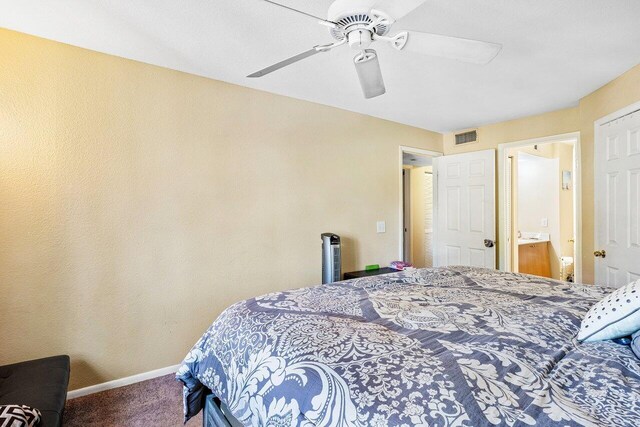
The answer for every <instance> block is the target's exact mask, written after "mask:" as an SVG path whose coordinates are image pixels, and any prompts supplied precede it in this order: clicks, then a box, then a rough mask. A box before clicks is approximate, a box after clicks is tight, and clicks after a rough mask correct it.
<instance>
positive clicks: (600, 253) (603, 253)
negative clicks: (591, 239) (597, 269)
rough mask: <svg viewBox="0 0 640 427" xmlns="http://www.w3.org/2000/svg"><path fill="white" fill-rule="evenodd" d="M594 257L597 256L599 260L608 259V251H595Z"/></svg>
mask: <svg viewBox="0 0 640 427" xmlns="http://www.w3.org/2000/svg"><path fill="white" fill-rule="evenodd" d="M593 255H595V256H596V257H597V258H606V257H607V251H605V250H604V249H603V250H601V251H595V252H594V253H593Z"/></svg>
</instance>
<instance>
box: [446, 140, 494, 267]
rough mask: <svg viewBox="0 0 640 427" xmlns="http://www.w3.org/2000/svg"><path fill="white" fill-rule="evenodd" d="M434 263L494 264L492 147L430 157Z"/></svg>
mask: <svg viewBox="0 0 640 427" xmlns="http://www.w3.org/2000/svg"><path fill="white" fill-rule="evenodd" d="M434 173H435V174H436V179H437V186H436V191H437V194H436V209H437V219H436V238H435V240H436V241H435V246H434V254H435V260H434V261H435V265H436V266H446V265H471V266H477V267H489V268H495V266H496V247H495V233H496V214H495V209H496V200H495V185H496V183H495V151H494V150H486V151H476V152H471V153H465V154H456V155H451V156H442V157H436V158H434Z"/></svg>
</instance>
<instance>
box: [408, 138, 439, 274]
mask: <svg viewBox="0 0 640 427" xmlns="http://www.w3.org/2000/svg"><path fill="white" fill-rule="evenodd" d="M440 155H442V154H441V153H436V152H431V151H426V150H420V149H416V148H409V147H400V172H401V191H400V219H401V221H400V226H401V230H400V257H401V259H402V260H403V261H404V262H408V263H410V264H412V265H413V266H414V267H416V268H424V267H432V266H433V225H434V191H433V189H434V176H433V158H434V157H436V156H440Z"/></svg>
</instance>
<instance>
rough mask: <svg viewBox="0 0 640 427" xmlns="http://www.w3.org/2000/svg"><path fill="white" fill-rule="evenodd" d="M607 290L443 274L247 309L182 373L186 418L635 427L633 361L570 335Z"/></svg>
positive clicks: (224, 322)
mask: <svg viewBox="0 0 640 427" xmlns="http://www.w3.org/2000/svg"><path fill="white" fill-rule="evenodd" d="M609 292H611V289H609V288H604V287H596V286H582V285H576V284H569V283H564V282H558V281H554V280H549V279H544V278H539V277H534V276H528V275H520V274H515V273H504V272H498V271H495V270H488V269H480V268H472V267H448V268H435V269H418V270H411V271H405V272H398V273H394V274H388V275H381V276H373V277H368V278H363V279H354V280H347V281H343V282H337V283H333V284H325V285H320V286H315V287H309V288H302V289H296V290H291V291H287V292H277V293H272V294H268V295H264V296H261V297H257V298H253V299H249V300H246V301H241V302H239V303H237V304H234V305H233V306H231V307H229V308H228V309H227V310H225V311H224V312H223V313H222V314H221V315H220V317H219V318H218V319H217V320H216V321H215V322H214V323H213V325H212V326H211V327H210V328H209V329H208V330H207V331H206V332H205V334H204V335H203V336H202V338H201V339H200V340H199V341H198V342H197V343H196V344H195V346H194V347H193V348H192V349H191V351H190V352H189V353H188V354H187V356H186V358H185V360H184V362H183V364H182V365H181V367H180V368H179V370H178V373H177V378H178V379H179V380H180V381H182V382H183V384H184V405H185V418H186V419H188V418H190V417H192V416H193V415H195V414H196V413H197V412H198V411H200V410H201V409H202V407H203V406H204V405H205V402H206V403H207V407H208V409H209V410H213V409H215V410H219V408H222V409H223V410H224V412H225V413H226V417H225V416H224V415H223V413H222V412H220V413H219V414H218V415H220V418H224V419H222V420H221V421H220V425H229V424H224V423H225V422H227V421H228V422H230V425H237V424H233V423H240V424H243V425H251V426H267V425H269V426H380V427H382V426H414V425H415V426H484V425H504V426H514V425H517V426H524V425H542V426H546V425H562V426H577V425H586V426H638V425H640V360H639V359H638V358H636V356H635V355H634V354H633V352H632V351H631V350H630V348H629V347H628V346H624V345H619V344H616V343H614V342H612V341H604V342H596V343H578V342H577V341H576V340H575V336H576V334H577V332H578V330H579V328H580V322H581V320H582V318H583V316H584V314H585V313H586V312H587V311H588V309H589V307H590V306H591V305H593V304H594V303H595V302H597V301H598V300H599V299H600V298H602V297H603V296H604V295H606V294H608V293H609ZM206 418H207V417H205V419H206ZM211 419H213V418H210V420H211ZM209 422H211V421H209ZM205 424H206V421H205ZM214 424H215V422H214Z"/></svg>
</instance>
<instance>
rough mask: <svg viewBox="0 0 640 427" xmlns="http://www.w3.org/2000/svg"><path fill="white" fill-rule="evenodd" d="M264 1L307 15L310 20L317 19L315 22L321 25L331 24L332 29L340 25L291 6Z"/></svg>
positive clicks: (268, 0) (269, 0) (270, 0)
mask: <svg viewBox="0 0 640 427" xmlns="http://www.w3.org/2000/svg"><path fill="white" fill-rule="evenodd" d="M263 1H265V2H267V3H269V4H272V5H274V6H278V7H281V8H283V9H287V10H290V11H291V12H295V13H299V14H301V15H305V16H307V17H309V18H313V19H315V20H317V21H320V22H321V23H323V24H329V25H330V26H332V27H334V26H337V25H338V24H336V23H335V22H332V21H329V20H327V19H324V18H320V17H319V16H316V15H313V14H311V13H307V12H303V11H302V10H298V9H294V8H293V7H291V6H287V5H284V4H281V3H277V2H275V1H272V0H263Z"/></svg>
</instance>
